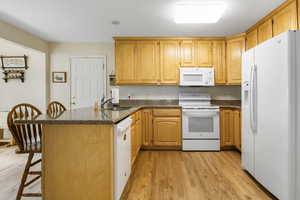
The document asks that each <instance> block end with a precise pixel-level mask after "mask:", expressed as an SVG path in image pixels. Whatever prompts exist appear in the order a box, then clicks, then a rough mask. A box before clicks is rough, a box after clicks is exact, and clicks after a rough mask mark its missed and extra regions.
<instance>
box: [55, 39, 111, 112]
mask: <svg viewBox="0 0 300 200" xmlns="http://www.w3.org/2000/svg"><path fill="white" fill-rule="evenodd" d="M114 51H115V50H114V43H50V44H49V53H50V65H51V71H63V72H67V78H68V80H67V83H65V84H64V83H55V84H53V83H51V100H57V101H60V102H62V103H63V104H64V105H65V106H66V107H68V108H69V106H70V58H71V57H73V56H106V58H107V59H106V62H107V74H111V73H112V71H113V69H114V63H115V58H114ZM106 77H107V75H106ZM108 85H109V84H108ZM108 89H109V88H108Z"/></svg>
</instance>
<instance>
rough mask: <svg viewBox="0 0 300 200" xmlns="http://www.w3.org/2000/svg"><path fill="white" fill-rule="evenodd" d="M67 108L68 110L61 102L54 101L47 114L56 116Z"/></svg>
mask: <svg viewBox="0 0 300 200" xmlns="http://www.w3.org/2000/svg"><path fill="white" fill-rule="evenodd" d="M66 110H67V109H66V107H65V106H64V105H62V104H61V103H60V102H58V101H53V102H51V103H50V104H49V105H48V108H47V114H48V115H50V116H56V115H59V114H61V113H62V112H64V111H66Z"/></svg>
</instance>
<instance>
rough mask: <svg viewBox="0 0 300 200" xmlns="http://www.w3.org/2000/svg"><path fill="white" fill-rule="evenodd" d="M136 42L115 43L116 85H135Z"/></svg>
mask: <svg viewBox="0 0 300 200" xmlns="http://www.w3.org/2000/svg"><path fill="white" fill-rule="evenodd" d="M135 67H136V41H117V42H116V79H117V84H132V83H135V82H136V81H137V80H136V76H135Z"/></svg>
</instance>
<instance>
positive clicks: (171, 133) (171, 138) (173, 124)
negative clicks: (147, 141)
mask: <svg viewBox="0 0 300 200" xmlns="http://www.w3.org/2000/svg"><path fill="white" fill-rule="evenodd" d="M153 130H154V135H153V136H154V138H153V144H154V145H155V146H179V145H180V144H181V136H180V135H181V120H180V118H179V117H156V118H154V120H153Z"/></svg>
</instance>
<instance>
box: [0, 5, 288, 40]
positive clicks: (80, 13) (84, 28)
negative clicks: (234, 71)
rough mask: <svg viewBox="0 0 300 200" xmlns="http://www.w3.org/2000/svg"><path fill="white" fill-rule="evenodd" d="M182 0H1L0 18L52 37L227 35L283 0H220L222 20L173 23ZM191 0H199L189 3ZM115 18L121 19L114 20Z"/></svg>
mask: <svg viewBox="0 0 300 200" xmlns="http://www.w3.org/2000/svg"><path fill="white" fill-rule="evenodd" d="M182 1H183V0H1V4H0V20H2V21H4V22H7V23H10V24H13V25H15V26H17V27H19V28H21V29H23V30H25V31H28V32H30V33H33V34H34V35H37V36H39V37H41V38H43V39H45V40H48V41H53V42H110V41H112V36H226V35H231V34H236V33H240V32H242V31H245V30H246V29H247V28H249V27H250V26H251V25H253V24H254V23H255V22H257V21H258V20H259V19H260V18H262V17H263V16H265V15H266V14H267V13H269V12H270V11H272V10H273V9H274V8H276V7H277V6H278V5H280V4H281V3H283V2H284V1H285V0H218V1H223V2H225V3H226V4H227V9H226V11H225V14H224V16H223V17H222V18H221V20H220V21H219V22H218V23H216V24H175V23H174V21H173V15H174V4H175V2H182ZM186 1H187V0H186ZM193 1H197V0H191V1H189V2H193ZM198 1H208V0H198ZM113 20H119V21H120V22H121V24H120V25H112V24H111V21H113Z"/></svg>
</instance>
